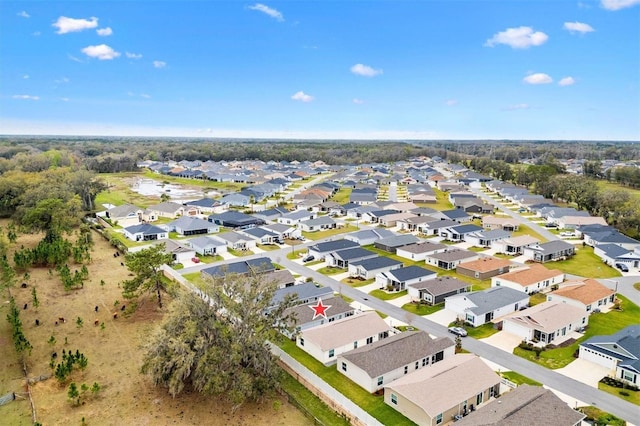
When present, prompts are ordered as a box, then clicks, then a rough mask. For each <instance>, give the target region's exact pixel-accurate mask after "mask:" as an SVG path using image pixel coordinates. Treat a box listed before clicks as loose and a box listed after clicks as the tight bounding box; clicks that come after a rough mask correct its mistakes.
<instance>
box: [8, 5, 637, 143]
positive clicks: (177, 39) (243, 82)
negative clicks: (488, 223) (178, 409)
mask: <svg viewBox="0 0 640 426" xmlns="http://www.w3.org/2000/svg"><path fill="white" fill-rule="evenodd" d="M639 22H640V0H599V1H586V0H583V1H568V0H560V1H550V0H542V1H526V0H525V1H516V0H513V1H508V0H501V1H490V0H474V1H461V0H448V1H445V0H440V1H430V0H421V1H409V0H398V1H385V0H376V1H366V0H350V1H346V0H333V1H302V0H301V1H285V2H282V1H277V2H275V1H274V2H271V1H267V2H264V3H256V2H245V1H70V2H56V1H13V2H12V1H3V2H2V7H1V8H0V39H1V40H2V43H0V134H66V135H133V136H203V137H204V136H207V137H258V138H262V137H264V138H276V137H277V138H279V137H284V138H357V139H377V138H389V139H434V138H437V139H590V140H640V25H639Z"/></svg>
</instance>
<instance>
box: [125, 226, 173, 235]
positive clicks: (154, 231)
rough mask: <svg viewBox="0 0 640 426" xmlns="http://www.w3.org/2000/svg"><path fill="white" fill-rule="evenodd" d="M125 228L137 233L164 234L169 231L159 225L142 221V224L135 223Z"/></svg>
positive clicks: (131, 232) (129, 231)
mask: <svg viewBox="0 0 640 426" xmlns="http://www.w3.org/2000/svg"><path fill="white" fill-rule="evenodd" d="M124 229H125V231H127V232H128V233H130V234H137V233H139V232H141V233H142V234H144V235H153V234H162V233H166V232H167V231H165V230H164V229H162V228H160V227H158V226H155V225H150V224H148V223H141V224H140V225H133V226H129V227H127V228H124Z"/></svg>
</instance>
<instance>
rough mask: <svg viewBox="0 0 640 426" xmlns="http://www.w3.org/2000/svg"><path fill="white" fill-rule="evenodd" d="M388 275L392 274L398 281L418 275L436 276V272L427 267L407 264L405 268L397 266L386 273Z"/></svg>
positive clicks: (417, 276) (411, 278)
mask: <svg viewBox="0 0 640 426" xmlns="http://www.w3.org/2000/svg"><path fill="white" fill-rule="evenodd" d="M386 274H387V275H389V276H393V277H394V278H396V279H397V280H398V281H399V282H405V281H409V280H413V279H416V278H420V277H428V276H431V275H433V276H436V275H437V274H436V273H435V272H433V271H430V270H429V269H425V268H421V267H419V266H415V265H413V266H407V267H406V268H398V269H394V270H393V271H389V272H387V273H386Z"/></svg>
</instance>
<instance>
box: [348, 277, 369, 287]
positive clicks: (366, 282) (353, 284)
mask: <svg viewBox="0 0 640 426" xmlns="http://www.w3.org/2000/svg"><path fill="white" fill-rule="evenodd" d="M375 281H376V279H375V278H371V279H369V280H361V279H357V278H345V279H343V280H342V281H340V282H342V283H345V284H348V285H350V286H351V287H364V286H365V285H369V284H373V283H374V282H375Z"/></svg>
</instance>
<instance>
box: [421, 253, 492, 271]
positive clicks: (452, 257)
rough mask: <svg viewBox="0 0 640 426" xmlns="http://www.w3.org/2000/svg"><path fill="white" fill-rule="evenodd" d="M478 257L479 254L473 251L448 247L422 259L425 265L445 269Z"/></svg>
mask: <svg viewBox="0 0 640 426" xmlns="http://www.w3.org/2000/svg"><path fill="white" fill-rule="evenodd" d="M479 258H480V254H478V253H477V252H475V251H470V250H463V249H450V250H445V251H443V252H440V253H434V254H430V255H429V256H427V257H425V259H424V261H425V262H426V264H427V265H432V266H437V267H438V268H441V269H445V270H447V271H449V270H451V269H456V267H457V266H458V265H459V264H461V263H464V262H471V261H473V260H477V259H479Z"/></svg>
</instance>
